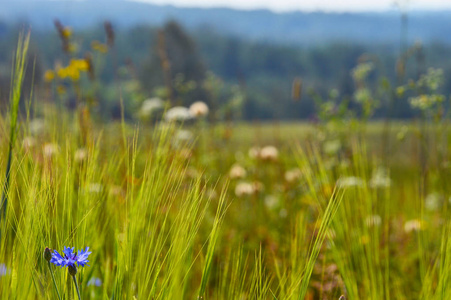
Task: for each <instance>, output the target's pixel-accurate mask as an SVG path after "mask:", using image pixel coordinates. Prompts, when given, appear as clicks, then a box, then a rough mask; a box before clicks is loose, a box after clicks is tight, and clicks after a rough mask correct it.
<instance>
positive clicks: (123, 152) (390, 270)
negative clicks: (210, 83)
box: [0, 38, 451, 300]
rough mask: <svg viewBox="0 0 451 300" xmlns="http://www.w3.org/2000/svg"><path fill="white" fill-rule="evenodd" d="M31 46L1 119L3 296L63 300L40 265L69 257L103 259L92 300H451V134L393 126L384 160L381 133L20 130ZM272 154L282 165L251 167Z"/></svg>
mask: <svg viewBox="0 0 451 300" xmlns="http://www.w3.org/2000/svg"><path fill="white" fill-rule="evenodd" d="M21 41H22V39H21ZM21 43H23V44H21ZM27 44H28V38H26V39H24V42H20V43H19V47H18V49H19V50H18V54H17V59H16V67H15V71H14V75H15V76H14V78H15V79H14V81H13V84H12V87H13V89H12V97H11V103H12V108H11V112H10V114H7V115H5V116H2V117H0V130H1V132H2V135H1V137H2V141H4V142H3V143H1V144H0V153H1V155H0V166H2V168H4V169H5V172H6V174H7V175H6V177H5V179H4V182H3V186H4V187H5V188H4V193H5V195H6V196H7V198H8V206H6V204H5V205H4V208H6V207H7V209H5V213H6V214H5V217H4V218H2V220H1V221H2V224H1V225H2V227H1V228H2V231H1V234H2V235H1V238H2V242H1V244H0V264H2V265H0V297H1V298H2V299H55V298H56V291H55V289H54V283H53V281H52V276H51V273H50V272H49V269H48V266H47V261H45V259H44V257H43V252H44V249H45V247H50V248H53V249H56V250H58V251H62V249H63V247H64V246H70V247H75V248H76V250H78V249H81V248H84V247H86V246H89V247H90V249H91V251H92V254H91V255H90V257H89V258H90V263H89V264H90V266H86V267H83V268H79V269H78V274H77V275H76V276H77V281H78V283H79V286H80V294H81V298H83V299H339V298H340V296H343V297H344V298H345V299H375V300H376V299H450V298H451V288H450V287H451V264H450V263H451V257H450V255H451V242H450V240H449V236H450V233H451V232H450V231H451V221H450V220H451V219H450V214H449V206H450V205H451V202H450V201H451V186H450V185H449V179H450V178H451V163H450V161H451V156H450V153H451V151H450V150H451V144H450V142H449V141H450V139H449V138H450V137H451V132H450V131H449V129H448V121H444V122H442V123H435V124H429V123H428V126H427V128H426V129H422V128H420V126H419V125H418V124H415V123H394V124H392V126H391V128H390V132H389V141H390V142H389V156H386V155H385V153H384V150H385V149H384V144H383V141H384V139H383V137H384V125H383V124H382V123H378V122H375V123H368V124H366V123H362V122H358V121H355V120H340V121H338V122H330V123H324V124H322V123H321V124H317V125H312V124H299V123H262V124H257V123H253V124H246V123H239V124H227V125H226V124H217V125H215V126H208V123H206V122H205V121H199V122H196V123H195V124H191V125H190V124H184V125H181V124H169V125H167V124H166V125H165V126H161V125H159V124H157V125H149V124H145V123H141V124H131V123H126V122H125V121H123V120H122V122H120V123H115V122H107V123H102V122H100V121H95V120H93V119H90V118H89V117H88V118H87V119H85V120H83V121H82V122H81V121H80V119H79V117H80V114H74V113H73V112H70V111H67V110H65V109H64V108H62V106H61V105H54V104H42V103H38V102H35V103H33V104H28V105H27V106H26V107H27V108H28V111H27V112H26V113H25V114H24V116H25V115H26V117H22V116H21V115H20V114H18V103H19V102H18V101H19V99H20V98H21V82H22V79H23V68H24V64H25V53H26V45H27ZM22 96H23V95H22ZM31 108H33V110H31ZM37 119H40V120H42V121H43V122H44V126H43V127H42V126H37V124H39V123H38V122H36V120H37ZM38 127H41V128H38ZM81 128H82V129H81ZM181 128H183V129H188V130H190V131H192V132H193V134H194V137H195V138H193V139H189V141H186V140H184V141H180V140H177V133H178V132H179V130H180V129H181ZM16 134H17V138H16ZM8 137H9V138H8ZM267 145H274V146H275V147H276V148H277V149H278V155H277V157H274V158H273V159H264V158H262V157H252V156H250V155H249V150H250V148H251V147H264V146H267ZM425 145H426V146H427V147H424V146H425ZM425 151H426V152H425ZM251 152H252V151H251ZM254 152H255V149H254ZM422 157H423V158H424V157H426V159H420V158H422ZM237 164H238V165H240V166H241V167H242V168H243V169H244V170H245V171H246V172H245V174H241V175H240V176H238V178H237V176H231V174H230V173H229V172H230V169H231V167H232V166H233V165H237ZM290 174H291V175H290ZM243 188H244V189H243ZM243 191H244V192H243ZM6 196H5V197H6ZM51 268H52V270H53V272H54V275H55V283H56V286H57V287H58V290H59V292H60V293H61V296H62V298H63V299H75V297H77V296H76V291H75V288H74V286H73V282H72V278H71V276H70V275H69V274H68V271H67V269H65V268H63V269H60V268H56V267H54V266H52V267H51ZM95 279H98V280H100V282H101V284H100V285H98V286H97V285H92V284H88V283H89V282H92V280H95Z"/></svg>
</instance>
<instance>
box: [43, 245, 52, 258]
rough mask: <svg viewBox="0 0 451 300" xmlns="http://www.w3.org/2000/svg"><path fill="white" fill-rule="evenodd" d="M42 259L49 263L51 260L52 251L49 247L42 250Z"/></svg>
mask: <svg viewBox="0 0 451 300" xmlns="http://www.w3.org/2000/svg"><path fill="white" fill-rule="evenodd" d="M44 258H45V260H46V261H50V260H51V259H52V249H50V248H49V247H46V248H45V249H44Z"/></svg>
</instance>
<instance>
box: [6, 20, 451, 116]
mask: <svg viewBox="0 0 451 300" xmlns="http://www.w3.org/2000/svg"><path fill="white" fill-rule="evenodd" d="M113 28H114V26H113ZM19 30H20V28H19V26H12V25H7V24H0V98H1V100H2V103H3V105H4V103H5V102H6V100H7V99H8V91H9V84H10V66H11V61H12V54H13V51H14V47H15V45H16V40H17V36H18V32H19ZM71 36H72V37H71V39H72V41H73V48H74V49H73V55H74V57H75V56H78V57H86V55H89V57H94V62H93V66H94V67H95V69H94V70H93V74H95V80H91V83H90V85H89V88H88V89H87V90H88V91H89V92H88V95H89V99H90V101H91V102H92V104H93V107H95V108H96V109H97V111H98V113H99V115H101V116H102V117H105V118H110V117H118V116H119V115H120V112H119V110H120V104H119V96H118V86H120V87H121V93H122V94H121V95H122V96H123V99H124V103H125V109H126V110H125V113H126V117H127V118H133V117H134V116H135V115H136V111H137V109H138V108H139V106H140V104H141V103H142V102H143V101H144V100H145V99H147V98H150V97H155V96H157V97H160V98H163V99H165V100H169V101H170V102H171V105H184V106H187V105H189V104H191V103H193V102H194V101H198V100H201V101H204V102H206V103H208V104H209V106H211V107H213V108H214V110H213V111H214V112H215V114H213V118H216V119H231V118H235V119H246V120H254V119H261V120H264V119H300V118H302V119H307V118H309V119H315V118H316V117H317V114H318V112H317V111H316V108H317V106H315V99H318V97H323V98H328V97H329V95H330V93H331V91H333V92H334V93H337V94H338V95H339V96H338V97H334V101H336V102H337V106H338V104H339V103H341V102H343V101H348V102H350V103H351V104H350V105H351V106H352V99H353V95H354V92H355V89H356V87H355V83H354V81H353V77H352V74H351V70H352V69H354V68H355V67H356V66H357V65H358V64H359V63H361V62H362V61H363V62H371V64H372V66H373V68H372V70H371V72H370V74H369V75H368V86H369V87H370V88H371V89H372V90H373V91H376V92H375V95H376V97H378V101H379V105H378V106H377V108H376V110H375V112H374V114H373V116H372V117H373V118H383V117H384V116H385V115H386V113H387V110H388V109H389V108H388V106H389V105H388V103H389V102H390V101H389V99H388V98H389V97H390V95H388V94H389V93H388V94H387V93H382V92H381V93H378V92H377V91H378V90H381V89H386V88H387V83H389V84H390V86H391V88H392V90H395V89H396V86H398V85H402V84H405V83H406V82H407V80H408V78H412V79H417V78H418V77H419V76H420V73H421V72H425V71H426V69H427V68H428V67H438V68H441V69H443V71H444V78H445V82H444V84H443V87H442V91H441V92H442V93H443V94H445V95H449V94H450V93H451V57H450V56H449V55H448V53H450V51H451V46H449V45H446V44H440V43H434V44H428V45H424V46H421V47H420V46H419V45H416V46H415V47H417V48H420V49H421V53H422V55H423V56H422V59H421V61H420V60H419V59H418V57H417V56H415V55H412V56H410V57H406V59H404V61H403V65H402V68H403V70H402V72H403V76H399V74H398V73H399V62H400V60H399V58H400V53H399V50H398V49H397V46H393V45H379V46H374V45H373V46H369V45H364V44H349V43H339V42H331V43H328V44H317V45H316V46H308V47H307V46H305V47H298V46H281V45H276V44H270V43H264V42H256V41H246V40H243V39H240V38H238V37H232V36H223V35H220V34H218V33H217V32H215V31H212V30H209V29H208V28H200V29H198V30H196V31H192V32H187V31H185V30H184V28H182V27H181V26H180V25H179V24H178V23H177V22H175V21H170V22H168V23H166V24H165V25H164V26H163V27H162V28H156V27H149V26H137V27H134V28H132V29H127V30H121V29H114V36H115V38H114V45H109V46H108V47H109V51H106V50H105V51H104V53H103V52H102V51H103V50H102V49H103V48H102V47H101V46H103V45H107V44H108V41H107V38H108V37H107V36H106V34H105V29H104V26H103V25H99V26H97V27H95V28H92V29H90V30H84V31H79V32H74V33H72V34H71ZM105 47H106V46H105ZM97 52H99V53H100V54H101V55H100V54H97ZM30 53H31V54H30V56H31V58H32V59H31V60H30V63H29V66H28V69H29V70H28V77H27V80H28V82H26V83H28V84H25V86H28V87H30V86H31V80H33V82H34V86H35V87H36V89H41V90H45V88H44V86H45V78H44V75H43V74H44V72H45V70H48V69H54V68H55V67H57V66H58V65H64V64H65V62H66V63H67V62H68V61H69V60H70V59H71V57H70V55H68V54H67V53H64V51H62V48H61V40H60V38H59V36H58V33H57V31H56V30H55V31H51V32H48V31H45V32H40V31H33V32H32V47H31V52H30ZM397 66H398V71H397ZM33 70H34V77H33V76H32V75H31V74H32V73H33V72H32V71H33ZM397 72H398V73H397ZM91 79H92V78H91ZM294 82H297V86H296V89H297V91H296V92H295V93H299V95H293V93H294V91H293V90H294V86H295V85H294ZM41 87H42V88H41ZM25 95H27V93H25ZM36 95H39V99H38V101H49V99H46V96H45V95H47V94H45V93H38V94H36ZM65 101H67V103H66V104H68V106H70V103H71V100H70V99H66V100H65ZM72 102H73V101H72ZM390 110H391V112H390V114H391V116H392V117H394V118H410V117H412V116H413V115H414V112H413V111H412V110H411V108H410V106H409V104H408V101H407V99H402V98H400V99H396V101H395V104H394V106H393V107H391V108H390Z"/></svg>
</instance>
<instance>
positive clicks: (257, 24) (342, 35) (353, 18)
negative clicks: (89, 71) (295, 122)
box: [0, 0, 451, 44]
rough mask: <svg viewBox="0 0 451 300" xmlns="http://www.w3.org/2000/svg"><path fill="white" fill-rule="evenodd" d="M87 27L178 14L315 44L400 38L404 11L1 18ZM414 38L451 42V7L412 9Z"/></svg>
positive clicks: (1, 11)
mask: <svg viewBox="0 0 451 300" xmlns="http://www.w3.org/2000/svg"><path fill="white" fill-rule="evenodd" d="M55 18H59V19H60V20H61V21H62V22H63V23H64V24H68V25H70V26H72V27H74V28H83V27H88V26H92V25H95V24H99V23H100V22H102V21H103V20H105V19H108V20H111V21H112V22H113V23H114V25H115V26H116V28H121V27H122V28H124V27H130V26H135V25H138V24H152V25H159V24H162V23H163V22H165V21H167V20H168V19H176V20H178V21H179V22H180V23H182V24H183V25H184V26H186V27H187V28H189V29H198V28H211V29H213V30H215V31H218V32H221V33H224V34H229V35H235V36H239V37H242V38H247V39H252V40H260V41H261V40H263V41H270V42H280V43H287V44H315V43H323V42H326V41H333V40H349V41H358V42H362V43H398V41H399V37H400V15H399V13H398V12H395V11H392V12H386V13H322V12H314V13H303V12H292V13H280V14H279V13H273V12H271V11H268V10H253V11H240V10H233V9H226V8H213V9H201V8H177V7H174V6H158V5H152V4H147V3H138V2H129V1H124V0H86V1H69V0H60V1H57V0H54V1H42V0H0V23H1V22H2V21H3V22H7V23H9V24H11V23H12V22H13V23H18V22H29V23H30V24H31V25H32V26H33V28H34V29H35V30H36V29H38V30H45V29H49V28H53V20H54V19H55ZM408 24H409V28H408V29H409V38H410V40H412V41H413V40H417V39H419V40H422V41H423V42H431V41H438V40H439V41H441V42H446V43H451V35H450V34H449V32H450V31H451V11H444V12H418V11H417V12H411V13H410V14H409V22H408Z"/></svg>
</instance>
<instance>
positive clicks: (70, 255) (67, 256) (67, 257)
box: [50, 246, 91, 267]
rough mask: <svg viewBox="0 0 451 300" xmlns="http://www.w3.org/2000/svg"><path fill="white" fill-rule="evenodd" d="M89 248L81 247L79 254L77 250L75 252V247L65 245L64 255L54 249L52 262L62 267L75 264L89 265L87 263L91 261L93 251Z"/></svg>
mask: <svg viewBox="0 0 451 300" xmlns="http://www.w3.org/2000/svg"><path fill="white" fill-rule="evenodd" d="M88 250H89V247H86V249H85V250H83V249H81V250H80V251H78V254H77V252H74V247H72V248H69V247H66V246H64V250H63V254H64V255H61V254H59V253H58V251H56V250H54V251H53V253H52V259H51V260H50V262H51V263H53V264H55V265H57V266H60V267H69V266H72V267H75V264H77V265H78V266H82V267H84V266H85V265H87V266H89V265H88V264H87V263H88V262H89V260H88V256H89V254H91V252H89V251H88Z"/></svg>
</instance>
